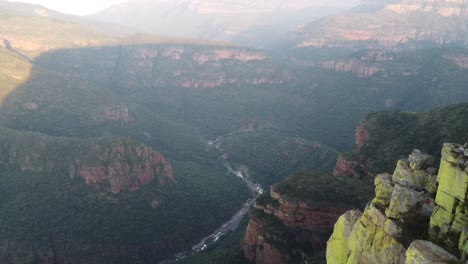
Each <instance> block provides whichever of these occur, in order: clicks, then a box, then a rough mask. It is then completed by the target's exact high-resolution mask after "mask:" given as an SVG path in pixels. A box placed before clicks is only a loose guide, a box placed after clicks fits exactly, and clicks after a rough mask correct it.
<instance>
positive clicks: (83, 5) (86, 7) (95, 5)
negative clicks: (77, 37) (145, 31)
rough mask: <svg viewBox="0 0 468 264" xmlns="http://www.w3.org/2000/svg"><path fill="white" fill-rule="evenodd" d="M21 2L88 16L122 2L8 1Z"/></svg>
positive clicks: (115, 0) (120, 0)
mask: <svg viewBox="0 0 468 264" xmlns="http://www.w3.org/2000/svg"><path fill="white" fill-rule="evenodd" d="M10 2H23V3H31V4H36V5H42V6H45V7H47V8H49V9H52V10H55V11H59V12H62V13H67V14H73V15H89V14H92V13H95V12H97V11H99V10H101V9H104V8H106V7H109V6H112V5H115V4H119V3H123V2H125V1H124V0H99V1H93V0H81V1H62V0H30V1H10Z"/></svg>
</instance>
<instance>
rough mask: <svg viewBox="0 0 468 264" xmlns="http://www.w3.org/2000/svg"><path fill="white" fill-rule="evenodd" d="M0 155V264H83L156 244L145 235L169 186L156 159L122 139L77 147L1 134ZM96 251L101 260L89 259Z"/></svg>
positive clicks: (169, 172)
mask: <svg viewBox="0 0 468 264" xmlns="http://www.w3.org/2000/svg"><path fill="white" fill-rule="evenodd" d="M0 148H1V155H0V170H1V176H0V180H1V181H2V185H1V191H0V193H1V200H2V202H1V207H0V211H1V214H2V216H3V217H2V219H1V220H0V222H1V224H0V229H1V232H2V234H3V235H2V238H1V239H0V245H1V246H0V248H1V250H0V259H1V260H2V262H5V263H50V261H52V260H54V261H55V263H65V262H66V261H73V262H76V263H84V262H86V261H92V260H94V261H98V260H99V259H101V258H108V257H110V256H111V255H112V253H110V252H111V251H113V250H116V249H117V248H119V247H120V248H121V250H124V251H128V252H132V251H134V250H138V248H140V247H142V246H143V245H145V243H148V242H147V241H148V239H150V241H157V240H158V239H154V237H153V236H154V235H156V233H154V234H149V233H148V232H147V231H148V230H155V229H156V230H157V228H158V224H156V223H155V222H154V220H155V215H157V214H160V213H161V212H158V211H159V210H156V206H154V204H156V203H157V204H162V203H164V202H166V201H165V200H164V199H165V198H160V197H161V196H162V195H163V193H164V192H163V191H162V188H171V186H172V185H174V184H175V182H176V181H177V180H176V179H175V178H174V174H173V169H172V166H171V165H170V164H169V163H168V162H167V161H166V160H165V158H164V157H163V156H162V155H161V154H159V153H156V152H154V151H153V150H151V149H150V148H148V147H146V146H144V145H141V144H139V143H137V142H135V141H132V140H129V139H125V138H110V137H108V138H95V139H86V140H79V139H72V138H57V137H49V136H46V135H43V134H38V133H29V132H18V131H14V130H10V129H6V128H0ZM163 186H164V187H163ZM151 197H152V198H151ZM156 201H157V202H156ZM126 207H127V209H126V210H125V213H124V211H122V210H123V209H124V208H126ZM142 207H143V208H146V210H140V209H142ZM132 208H133V209H132ZM137 208H140V209H137ZM160 210H166V209H162V208H161V209H160ZM137 214H138V215H139V217H138V218H136V219H129V218H128V215H137ZM129 221H130V222H131V223H132V226H140V227H142V229H135V228H132V227H130V226H129V225H128V223H129ZM143 227H144V228H143ZM145 228H148V229H146V230H145ZM128 233H132V234H133V235H136V236H135V237H133V238H130V237H129V238H127V241H123V240H122V238H123V237H124V235H120V234H128ZM137 234H138V235H137ZM156 236H157V235H156ZM159 241H160V242H159V243H161V242H163V241H164V240H161V239H159ZM103 251H108V252H109V253H106V254H102V253H100V254H96V252H103ZM148 254H149V255H154V254H155V252H152V253H151V252H149V253H148ZM156 254H160V253H159V252H156Z"/></svg>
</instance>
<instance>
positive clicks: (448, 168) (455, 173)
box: [429, 144, 468, 251]
mask: <svg viewBox="0 0 468 264" xmlns="http://www.w3.org/2000/svg"><path fill="white" fill-rule="evenodd" d="M467 161H468V157H466V156H465V146H462V145H458V144H444V146H443V148H442V158H441V161H440V169H439V174H438V176H437V181H438V182H439V188H438V190H437V194H436V204H437V207H436V209H435V210H434V212H433V214H432V216H431V220H430V225H429V237H430V239H431V240H432V241H434V242H437V243H440V244H441V245H442V246H444V247H446V248H448V249H450V250H452V251H457V250H460V251H463V250H464V248H465V246H466V245H465V243H466V242H465V241H464V240H463V239H461V238H462V237H463V232H464V231H465V228H466V227H467V226H468V208H467V206H466V204H467V193H468V173H467V171H466V170H467V167H466V165H465V164H466V162H467Z"/></svg>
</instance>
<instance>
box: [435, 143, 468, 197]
mask: <svg viewBox="0 0 468 264" xmlns="http://www.w3.org/2000/svg"><path fill="white" fill-rule="evenodd" d="M461 148H462V147H461V146H460V145H446V146H444V147H443V149H442V159H441V162H440V169H439V176H438V178H437V181H438V182H439V189H438V191H443V192H445V193H447V194H450V195H452V196H453V197H455V198H457V199H458V200H460V201H463V200H465V199H466V194H467V192H468V173H467V172H466V171H464V169H465V166H464V165H460V164H462V163H463V164H464V162H460V161H465V160H467V159H468V158H466V157H464V149H461Z"/></svg>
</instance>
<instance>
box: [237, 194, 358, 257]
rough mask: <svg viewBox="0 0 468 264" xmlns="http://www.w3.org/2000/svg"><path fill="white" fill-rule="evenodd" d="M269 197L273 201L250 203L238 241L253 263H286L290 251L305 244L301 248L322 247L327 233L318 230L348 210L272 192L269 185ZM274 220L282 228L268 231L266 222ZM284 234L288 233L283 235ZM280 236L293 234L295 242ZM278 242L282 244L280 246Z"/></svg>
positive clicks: (297, 249)
mask: <svg viewBox="0 0 468 264" xmlns="http://www.w3.org/2000/svg"><path fill="white" fill-rule="evenodd" d="M270 197H271V199H272V200H273V201H274V202H273V204H266V205H263V204H259V203H255V204H254V206H253V210H254V211H256V213H251V215H250V220H249V224H248V227H247V230H246V233H245V236H244V239H243V243H242V248H243V251H244V255H245V257H246V258H247V259H249V260H250V261H253V262H255V263H257V264H272V263H273V264H282V263H289V262H288V261H289V260H290V259H292V258H293V256H292V252H293V251H296V252H301V251H302V250H304V249H302V248H301V247H302V246H305V245H307V246H305V247H310V246H311V247H312V248H313V249H314V250H320V249H324V248H325V247H326V241H327V239H328V236H327V235H325V236H321V235H319V234H318V233H323V232H326V230H331V229H332V228H333V225H334V223H335V222H336V220H337V219H338V217H339V216H340V215H341V214H342V213H344V212H346V211H347V210H348V209H349V207H340V206H333V205H324V204H313V203H311V202H306V201H301V200H297V199H293V198H289V197H287V196H284V195H281V194H280V193H278V192H276V191H275V189H274V188H273V187H272V188H271V190H270ZM257 215H260V216H263V217H258V216H257ZM265 219H270V220H265ZM275 221H276V222H278V223H279V225H281V226H283V228H284V230H281V231H280V230H278V227H276V226H275V230H274V231H273V232H272V230H271V228H269V227H268V225H270V224H271V222H275ZM279 229H281V228H279ZM314 232H316V233H314ZM277 233H278V234H277ZM285 233H287V234H288V235H284V234H285ZM279 234H281V235H279ZM282 236H285V237H289V239H291V237H294V240H295V241H298V243H297V244H296V245H292V243H291V241H288V239H287V238H285V237H282ZM282 244H284V245H285V246H284V247H283V246H281V245H282ZM279 245H280V246H279ZM290 246H292V247H293V248H288V249H287V250H285V247H290Z"/></svg>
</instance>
